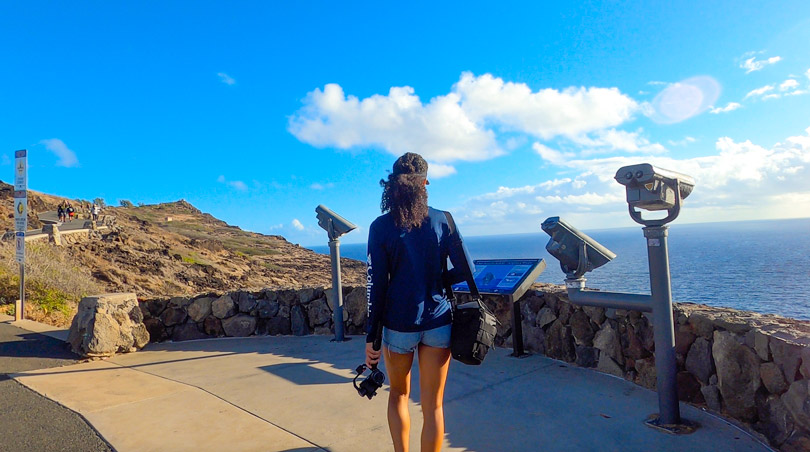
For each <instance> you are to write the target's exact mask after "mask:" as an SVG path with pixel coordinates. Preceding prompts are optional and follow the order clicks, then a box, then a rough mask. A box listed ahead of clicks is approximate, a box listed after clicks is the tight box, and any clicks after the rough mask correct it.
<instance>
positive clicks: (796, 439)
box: [780, 435, 810, 452]
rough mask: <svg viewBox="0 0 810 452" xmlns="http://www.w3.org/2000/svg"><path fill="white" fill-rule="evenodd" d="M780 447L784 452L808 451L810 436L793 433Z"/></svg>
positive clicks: (809, 448)
mask: <svg viewBox="0 0 810 452" xmlns="http://www.w3.org/2000/svg"><path fill="white" fill-rule="evenodd" d="M780 449H781V451H782V452H807V451H808V450H810V436H805V435H793V436H791V437H790V438H788V440H787V441H785V443H784V444H782V447H781V448H780Z"/></svg>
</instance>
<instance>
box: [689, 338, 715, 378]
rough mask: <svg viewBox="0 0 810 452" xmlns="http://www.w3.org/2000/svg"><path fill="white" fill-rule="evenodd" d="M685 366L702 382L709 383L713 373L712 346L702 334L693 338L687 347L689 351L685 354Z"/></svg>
mask: <svg viewBox="0 0 810 452" xmlns="http://www.w3.org/2000/svg"><path fill="white" fill-rule="evenodd" d="M685 367H686V370H688V371H689V372H691V373H692V375H694V376H695V377H696V378H697V379H698V380H700V381H701V382H702V383H703V384H708V383H709V378H710V377H711V376H712V374H714V360H713V359H712V346H711V344H709V341H707V340H706V339H705V338H703V337H702V336H701V337H698V338H697V339H695V342H694V343H692V346H691V347H689V353H688V354H687V355H686V366H685Z"/></svg>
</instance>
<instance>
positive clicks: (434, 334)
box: [366, 152, 472, 452]
mask: <svg viewBox="0 0 810 452" xmlns="http://www.w3.org/2000/svg"><path fill="white" fill-rule="evenodd" d="M427 171H428V164H427V162H426V161H425V160H424V159H423V158H422V157H421V156H420V155H419V154H414V153H410V152H409V153H406V154H405V155H403V156H401V157H400V158H398V159H397V161H396V162H395V163H394V168H393V173H391V174H390V175H389V176H388V180H387V181H383V180H381V181H380V185H382V187H383V194H382V202H381V203H380V207H381V210H382V211H383V212H384V214H383V215H381V216H379V217H377V219H376V220H374V222H372V223H371V227H370V228H369V233H368V268H367V275H368V286H367V287H368V290H367V291H366V293H367V296H368V305H369V318H368V326H367V329H368V336H367V338H366V365H367V366H369V367H371V365H376V364H377V363H378V362H379V360H380V355H381V353H380V351H379V350H375V349H374V347H373V342H374V339H375V338H376V337H377V334H378V332H379V329H380V328H382V355H383V356H384V358H385V369H386V371H387V372H388V379H389V382H390V384H391V388H390V392H389V394H388V396H389V397H388V427H389V429H390V431H391V438H392V440H393V443H394V450H395V451H397V452H403V451H407V450H408V439H409V430H410V425H411V422H410V415H409V413H408V397H409V395H410V387H411V381H410V380H411V367H412V365H413V358H414V352H415V351H416V353H418V358H419V376H420V378H419V387H420V399H421V404H422V416H423V417H424V423H423V426H422V436H421V438H422V440H421V450H422V451H423V452H426V451H439V450H441V447H442V442H443V440H444V408H443V405H444V385H445V382H446V381H447V371H448V368H449V366H450V326H451V321H452V318H451V306H450V302H449V300H448V299H447V294H445V291H444V284H443V281H442V277H443V268H445V267H444V265H443V264H444V263H446V262H447V258H448V256H449V257H450V260H451V262H452V263H453V267H454V268H456V269H457V268H462V267H463V265H464V259H467V261H468V263H469V264H470V266H472V263H471V261H470V260H469V257H467V256H458V255H456V254H457V253H453V255H450V253H451V249H450V248H451V247H450V238H449V234H450V228H449V226H448V221H447V217H446V216H445V214H444V212H442V211H441V210H436V209H434V208H432V207H429V206H428V204H427V199H428V196H427V188H426V186H427V185H428V183H429V182H428V180H427ZM456 232H457V231H456ZM465 252H466V250H465ZM461 276H462V275H461V274H460V272H452V271H451V272H450V273H449V274H448V275H447V279H448V280H449V281H451V282H460V281H461V280H463V278H462V277H461Z"/></svg>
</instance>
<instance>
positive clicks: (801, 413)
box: [782, 380, 810, 431]
mask: <svg viewBox="0 0 810 452" xmlns="http://www.w3.org/2000/svg"><path fill="white" fill-rule="evenodd" d="M782 403H784V404H785V407H787V409H788V411H789V412H790V414H792V415H793V420H794V421H795V422H796V424H797V425H799V426H801V428H803V429H804V430H806V431H810V380H798V381H794V382H793V383H792V384H791V385H790V388H789V389H788V390H787V392H786V393H784V394H782Z"/></svg>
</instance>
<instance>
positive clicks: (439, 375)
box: [419, 344, 450, 452]
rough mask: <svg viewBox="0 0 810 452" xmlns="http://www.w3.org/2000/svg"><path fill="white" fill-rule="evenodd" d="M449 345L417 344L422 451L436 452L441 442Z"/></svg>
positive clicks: (442, 439)
mask: <svg viewBox="0 0 810 452" xmlns="http://www.w3.org/2000/svg"><path fill="white" fill-rule="evenodd" d="M449 367H450V349H449V348H436V347H429V346H427V345H423V344H419V388H420V392H421V398H422V416H424V425H423V426H422V452H430V451H432V452H439V451H440V450H441V449H442V443H443V442H444V407H443V400H444V385H445V383H446V382H447V369H448V368H449Z"/></svg>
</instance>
